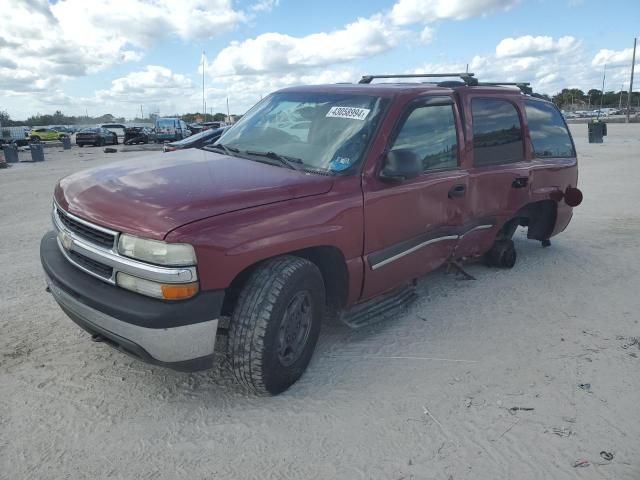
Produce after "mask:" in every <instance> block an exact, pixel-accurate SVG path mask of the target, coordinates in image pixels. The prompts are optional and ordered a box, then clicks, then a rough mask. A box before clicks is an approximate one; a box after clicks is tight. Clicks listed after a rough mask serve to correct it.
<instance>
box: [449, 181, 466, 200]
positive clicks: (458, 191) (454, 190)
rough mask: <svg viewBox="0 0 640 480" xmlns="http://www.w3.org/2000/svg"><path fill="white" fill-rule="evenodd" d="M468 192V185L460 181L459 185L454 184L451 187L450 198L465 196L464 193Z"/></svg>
mask: <svg viewBox="0 0 640 480" xmlns="http://www.w3.org/2000/svg"><path fill="white" fill-rule="evenodd" d="M466 192H467V186H466V185H464V184H462V183H460V184H458V185H454V186H453V187H451V188H450V189H449V198H460V197H464V194H465V193H466Z"/></svg>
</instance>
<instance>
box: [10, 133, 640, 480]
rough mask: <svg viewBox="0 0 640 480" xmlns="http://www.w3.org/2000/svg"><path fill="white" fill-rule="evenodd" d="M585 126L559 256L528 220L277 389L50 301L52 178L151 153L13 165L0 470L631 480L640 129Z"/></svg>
mask: <svg viewBox="0 0 640 480" xmlns="http://www.w3.org/2000/svg"><path fill="white" fill-rule="evenodd" d="M573 128H574V133H575V135H576V143H577V148H578V152H579V155H580V161H581V167H580V186H581V188H582V189H583V190H584V192H585V201H584V203H583V205H582V206H580V207H579V208H578V209H577V210H576V212H575V217H574V220H573V221H572V223H571V225H570V226H569V228H568V230H567V231H566V232H565V233H564V234H562V235H560V236H559V237H557V238H556V239H554V241H553V245H552V247H551V248H548V249H543V248H541V247H540V244H539V243H535V242H528V241H527V240H526V239H525V237H524V234H523V232H518V233H517V235H516V237H517V238H516V242H517V248H518V251H519V260H518V263H517V265H516V267H515V268H514V269H513V270H512V271H498V270H489V269H487V268H485V267H483V266H481V265H471V266H469V271H470V273H472V274H473V275H474V276H475V277H476V278H477V280H476V281H463V280H459V279H457V278H456V277H454V276H453V275H446V274H445V273H444V272H436V273H434V274H431V275H429V276H427V277H425V278H424V279H422V280H421V281H420V284H419V290H420V293H421V295H420V298H419V300H418V301H417V302H416V304H414V306H413V307H412V308H411V310H410V311H409V312H408V313H407V314H406V315H403V316H402V317H400V318H396V319H395V320H393V321H391V322H388V323H385V324H378V325H375V326H372V327H369V328H366V329H364V330H360V331H351V330H349V329H348V328H347V327H343V326H341V325H328V326H327V327H326V328H324V330H323V333H322V336H321V340H320V343H319V345H318V349H317V351H316V354H315V357H314V359H313V361H312V363H311V365H310V368H309V370H308V372H307V373H306V374H305V376H304V377H303V378H302V380H301V381H300V382H299V383H298V384H297V385H296V386H294V387H293V388H292V389H291V390H290V391H289V392H287V393H285V394H283V395H281V396H279V397H276V398H256V397H252V396H248V395H246V394H243V393H242V392H240V391H238V390H237V389H236V388H235V386H234V383H233V380H232V379H231V378H230V376H229V374H228V373H226V371H225V370H224V369H223V368H218V369H216V370H213V371H209V372H205V373H199V374H181V373H176V372H172V371H168V370H164V369H161V368H156V367H150V366H147V365H145V364H142V363H139V362H138V361H135V360H133V359H130V358H129V357H127V356H124V355H122V354H120V353H118V352H115V351H113V350H112V349H110V348H109V347H108V346H105V345H100V344H95V343H92V342H90V341H89V337H88V335H87V334H86V333H84V332H83V331H81V330H80V329H79V328H78V327H76V326H75V325H74V324H73V323H72V322H71V321H70V320H68V319H67V318H66V317H65V315H64V314H63V313H62V312H61V311H60V309H59V308H58V307H57V306H56V304H55V303H54V301H53V299H52V298H51V296H50V295H48V294H46V293H45V291H44V282H43V279H42V272H41V269H40V264H39V259H38V243H39V240H40V237H41V235H42V234H43V233H44V232H45V231H46V230H47V229H48V228H49V211H50V207H51V192H52V188H53V185H54V182H55V180H56V179H58V178H59V177H62V176H64V175H66V174H68V173H71V172H73V171H76V170H79V169H83V168H87V167H91V166H93V165H98V164H102V163H104V162H107V161H111V160H112V159H115V158H118V159H122V158H124V157H125V156H126V157H127V158H131V161H135V157H136V156H137V155H148V153H146V152H129V153H126V154H125V153H118V154H113V155H111V156H107V155H104V154H102V153H101V152H100V150H99V149H90V148H86V149H83V150H80V149H78V148H74V149H73V150H72V151H71V152H70V153H69V152H66V153H61V152H59V151H58V149H49V151H47V155H48V157H47V161H45V162H44V163H39V164H32V163H30V164H19V165H17V166H14V167H13V168H10V169H8V170H0V206H1V207H0V271H1V272H2V276H1V277H0V293H1V297H0V298H1V300H0V478H1V479H3V480H4V479H12V480H13V479H45V478H51V479H54V478H55V479H61V478H69V479H76V478H87V479H97V478H123V479H130V478H145V479H175V478H191V479H213V478H228V479H244V478H255V479H260V480H264V479H270V478H273V479H280V478H291V479H308V478H319V479H329V478H340V479H360V478H363V479H365V478H366V479H368V478H372V479H396V480H399V479H445V480H448V479H451V480H458V479H490V480H495V479H518V480H522V479H551V478H553V479H573V478H580V479H616V480H624V479H629V480H637V479H638V478H640V458H639V455H640V421H638V418H639V415H638V414H639V413H640V407H639V405H640V389H639V387H638V385H640V358H639V357H640V347H639V345H638V344H637V341H638V338H639V337H640V325H639V324H638V320H639V315H638V311H639V310H640V294H639V293H640V260H639V259H638V251H639V249H638V247H639V245H640V213H639V211H638V201H639V200H640V190H639V188H638V182H639V181H640V125H610V127H609V136H608V137H607V138H606V143H605V144H603V145H589V144H587V143H586V127H585V126H583V125H575V126H574V127H573ZM580 384H590V388H587V387H585V388H581V387H580V386H579V385H580ZM512 407H524V408H531V409H533V410H515V411H512V410H510V409H511V408H512ZM602 451H606V452H612V453H613V455H614V457H613V459H612V460H611V461H606V460H604V459H603V458H602V457H601V455H600V452H602ZM579 459H586V460H588V461H589V462H590V464H589V466H585V467H577V468H575V467H574V466H573V464H574V462H576V460H579Z"/></svg>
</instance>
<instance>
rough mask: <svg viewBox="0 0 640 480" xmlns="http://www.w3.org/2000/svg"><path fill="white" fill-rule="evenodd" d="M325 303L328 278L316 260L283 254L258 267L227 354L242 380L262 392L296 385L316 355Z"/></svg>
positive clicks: (241, 300)
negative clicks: (321, 271)
mask: <svg viewBox="0 0 640 480" xmlns="http://www.w3.org/2000/svg"><path fill="white" fill-rule="evenodd" d="M324 307H325V287H324V281H323V278H322V274H321V273H320V270H319V269H318V267H317V266H316V265H314V264H313V263H312V262H310V261H308V260H306V259H303V258H300V257H294V256H282V257H277V258H274V259H271V260H267V261H265V262H264V263H262V264H261V265H260V266H258V267H257V268H256V270H255V271H254V272H252V274H251V275H250V277H249V279H248V280H247V282H246V284H245V286H244V287H243V289H242V291H241V293H240V296H239V298H238V301H237V304H236V306H235V309H234V312H233V315H232V317H231V323H230V328H229V344H228V351H227V355H228V357H229V360H230V364H231V368H232V370H233V374H234V376H235V377H236V379H237V380H238V382H239V383H240V384H242V385H243V386H244V387H246V388H248V389H249V390H251V391H252V392H254V393H257V394H260V395H277V394H278V393H281V392H283V391H285V390H286V389H288V388H289V387H290V386H291V385H293V384H294V383H295V382H296V381H297V380H298V379H299V378H300V377H301V376H302V374H303V373H304V371H305V370H306V368H307V365H308V364H309V361H310V360H311V356H312V355H313V351H314V349H315V346H316V342H317V340H318V336H319V333H320V324H321V322H322V317H323V312H324Z"/></svg>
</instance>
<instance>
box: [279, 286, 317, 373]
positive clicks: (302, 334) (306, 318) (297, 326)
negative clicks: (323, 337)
mask: <svg viewBox="0 0 640 480" xmlns="http://www.w3.org/2000/svg"><path fill="white" fill-rule="evenodd" d="M312 307H313V305H312V300H311V294H310V293H309V292H308V291H303V292H298V293H296V294H295V295H294V296H293V298H292V299H291V301H290V302H289V305H287V308H286V310H285V312H284V315H283V316H282V321H281V322H280V330H279V332H278V359H279V360H280V363H282V365H284V366H285V367H288V366H290V365H292V364H293V363H295V361H296V360H298V358H300V355H302V352H303V351H304V347H305V345H306V344H307V339H308V338H309V331H310V329H311V320H312V315H313V308H312Z"/></svg>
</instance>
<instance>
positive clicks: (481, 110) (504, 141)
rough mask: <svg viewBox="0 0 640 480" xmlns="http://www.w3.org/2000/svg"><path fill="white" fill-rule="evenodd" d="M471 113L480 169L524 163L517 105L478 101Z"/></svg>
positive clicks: (475, 153)
mask: <svg viewBox="0 0 640 480" xmlns="http://www.w3.org/2000/svg"><path fill="white" fill-rule="evenodd" d="M471 112H472V116H473V147H474V164H475V165H476V166H479V167H481V166H483V165H494V164H499V163H512V162H519V161H521V160H523V158H524V157H523V145H522V126H521V125H520V116H519V115H518V111H517V110H516V107H515V105H514V104H513V103H511V102H508V101H506V100H494V99H487V98H476V99H474V100H473V101H472V103H471Z"/></svg>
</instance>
